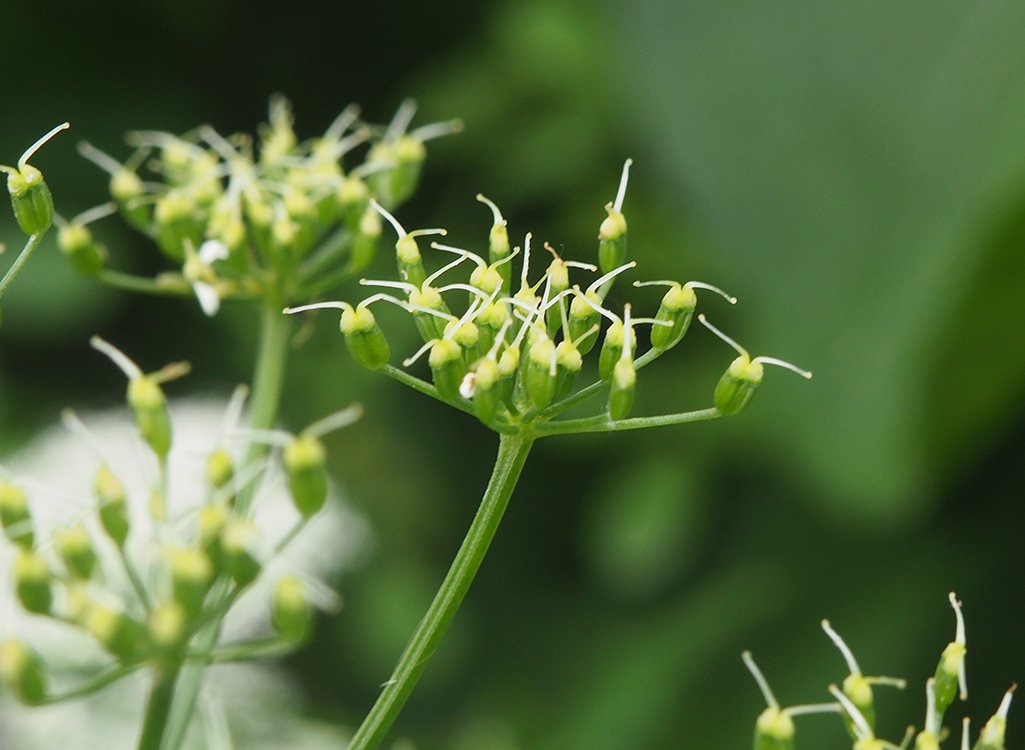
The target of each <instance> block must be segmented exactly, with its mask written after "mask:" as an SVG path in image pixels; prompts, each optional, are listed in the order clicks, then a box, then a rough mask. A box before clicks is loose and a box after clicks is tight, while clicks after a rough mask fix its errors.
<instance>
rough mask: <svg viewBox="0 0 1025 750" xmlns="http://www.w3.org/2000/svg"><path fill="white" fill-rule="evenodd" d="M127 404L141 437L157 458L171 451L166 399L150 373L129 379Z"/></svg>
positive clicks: (164, 456)
mask: <svg viewBox="0 0 1025 750" xmlns="http://www.w3.org/2000/svg"><path fill="white" fill-rule="evenodd" d="M128 406H129V407H130V408H131V410H132V414H133V415H134V416H135V424H136V426H137V427H138V428H139V434H140V435H142V439H143V440H145V441H146V443H147V444H148V445H149V447H150V448H151V449H152V450H153V452H154V453H155V454H156V455H157V457H158V458H160V459H164V458H166V457H167V454H168V453H169V452H170V451H171V419H170V417H169V416H168V414H167V399H166V398H165V397H164V391H163V389H162V388H161V387H160V384H159V383H158V382H157V381H156V379H155V378H153V377H152V376H150V375H142V376H140V377H137V378H132V379H130V380H129V381H128Z"/></svg>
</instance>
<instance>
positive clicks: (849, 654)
mask: <svg viewBox="0 0 1025 750" xmlns="http://www.w3.org/2000/svg"><path fill="white" fill-rule="evenodd" d="M822 629H823V630H824V631H826V635H828V636H829V640H831V641H832V642H833V645H834V646H836V647H837V648H838V649H839V650H840V653H841V654H842V655H843V658H844V661H846V662H847V671H849V672H850V673H851V675H852V676H853V677H861V667H859V666H858V660H857V659H855V658H854V652H853V651H851V649H850V647H849V646H848V645H847V643H846V642H845V641H844V639H843V638H841V637H840V634H839V633H837V632H836V631H835V630H833V627H832V625H830V624H829V620H823V621H822Z"/></svg>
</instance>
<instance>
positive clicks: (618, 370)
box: [609, 357, 637, 420]
mask: <svg viewBox="0 0 1025 750" xmlns="http://www.w3.org/2000/svg"><path fill="white" fill-rule="evenodd" d="M636 384H637V371H636V370H635V369H634V363H633V359H631V358H628V357H621V358H620V359H619V361H617V362H616V364H615V366H614V367H613V368H612V378H611V379H610V382H609V385H610V388H609V419H614V420H615V419H625V418H626V417H627V416H628V415H629V414H630V408H631V407H632V406H633V400H634V387H635V386H636Z"/></svg>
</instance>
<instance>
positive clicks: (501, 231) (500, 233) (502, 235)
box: [470, 193, 512, 294]
mask: <svg viewBox="0 0 1025 750" xmlns="http://www.w3.org/2000/svg"><path fill="white" fill-rule="evenodd" d="M477 200H479V201H480V202H481V203H483V204H484V205H485V206H487V207H488V208H490V209H491V213H492V215H493V216H494V223H493V224H492V225H491V232H490V233H489V234H488V260H489V261H490V263H491V266H490V268H493V269H495V270H496V271H497V272H498V274H499V275H500V276H501V279H502V289H511V288H512V286H511V283H512V268H511V267H510V266H509V264H508V263H500V261H504V260H505V259H506V258H508V257H509V254H510V253H511V252H512V248H511V247H510V245H509V229H508V227H507V225H506V221H505V219H503V218H502V212H501V211H499V210H498V206H496V205H495V204H494V203H492V202H491V201H490V200H488V199H487V198H485V197H484V196H483V195H481V194H480V193H477ZM470 283H471V284H472V283H474V282H473V281H472V280H471V282H470ZM488 293H489V294H490V292H488Z"/></svg>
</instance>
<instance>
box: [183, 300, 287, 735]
mask: <svg viewBox="0 0 1025 750" xmlns="http://www.w3.org/2000/svg"><path fill="white" fill-rule="evenodd" d="M262 312H263V315H262V317H261V319H260V324H261V325H260V343H259V349H258V351H257V355H256V369H255V373H254V376H253V398H252V401H251V411H250V418H249V426H250V427H252V428H253V429H269V428H271V427H273V426H274V423H275V421H276V420H277V416H278V406H279V404H280V401H281V388H282V384H283V382H284V377H285V359H286V354H287V351H286V349H287V347H288V337H289V332H290V330H291V328H290V322H289V320H288V316H286V315H283V314H282V313H281V305H280V304H279V303H278V302H277V301H270V302H267V303H265V304H264V307H263V311H262ZM266 451H267V448H266V446H260V445H255V444H253V445H251V446H250V448H249V452H248V455H247V456H246V465H251V464H252V462H254V461H258V460H259V459H260V458H262V457H263V455H264V454H265V453H266ZM252 499H253V498H252V489H250V488H247V489H246V490H245V491H243V492H240V493H239V497H238V501H237V505H236V508H237V509H238V511H239V512H240V513H245V512H246V510H247V509H248V508H249V506H250V505H251V504H252ZM229 588H230V587H229V585H228V581H227V580H226V579H224V578H222V579H221V580H219V581H217V582H216V583H215V584H214V588H213V590H212V591H211V594H210V600H211V601H213V602H224V601H226V597H229V596H230V591H229ZM220 632H221V618H217V619H216V620H214V621H212V622H210V623H209V624H208V625H206V626H205V627H203V629H202V630H200V631H199V633H198V634H197V635H196V638H195V640H194V643H193V646H194V648H195V650H196V651H199V652H208V651H211V650H212V649H213V647H214V645H215V644H216V643H217V639H218V637H219V636H220ZM204 671H205V666H204V665H202V664H187V665H185V667H183V668H182V670H181V684H180V685H179V686H178V690H177V692H176V693H175V695H174V701H173V706H172V707H171V709H172V713H171V719H170V721H169V722H167V726H166V735H167V736H166V737H165V739H164V745H163V750H177V748H178V747H180V746H181V743H182V741H183V740H184V738H185V732H186V731H187V730H188V727H189V722H190V720H191V718H192V714H193V712H194V711H195V708H196V699H197V698H198V697H199V689H200V686H201V685H202V683H203V674H204Z"/></svg>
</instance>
